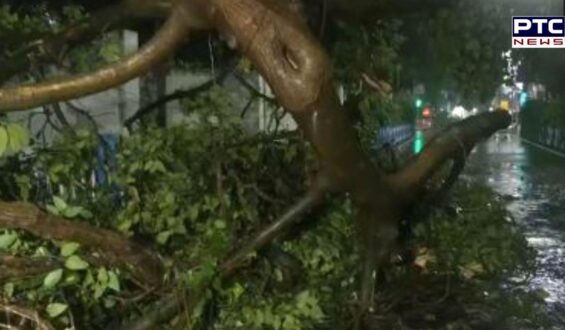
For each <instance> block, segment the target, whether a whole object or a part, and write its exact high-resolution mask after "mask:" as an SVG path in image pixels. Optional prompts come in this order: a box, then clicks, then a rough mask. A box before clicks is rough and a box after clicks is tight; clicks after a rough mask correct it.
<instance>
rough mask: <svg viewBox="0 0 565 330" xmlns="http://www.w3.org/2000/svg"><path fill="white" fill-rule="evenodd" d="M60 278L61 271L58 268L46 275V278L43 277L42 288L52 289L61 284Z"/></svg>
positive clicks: (61, 275)
mask: <svg viewBox="0 0 565 330" xmlns="http://www.w3.org/2000/svg"><path fill="white" fill-rule="evenodd" d="M62 277H63V270H62V269H60V268H59V269H56V270H54V271H52V272H51V273H49V274H47V276H45V278H44V279H43V286H44V287H46V288H48V289H52V288H54V287H55V286H57V284H59V282H61V278H62Z"/></svg>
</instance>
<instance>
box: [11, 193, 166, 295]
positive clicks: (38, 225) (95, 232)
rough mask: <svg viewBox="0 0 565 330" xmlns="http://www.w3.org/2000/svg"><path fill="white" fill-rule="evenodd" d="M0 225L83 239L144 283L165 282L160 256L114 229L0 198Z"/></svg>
mask: <svg viewBox="0 0 565 330" xmlns="http://www.w3.org/2000/svg"><path fill="white" fill-rule="evenodd" d="M0 227H1V228H7V229H19V230H24V231H27V232H29V233H32V234H34V235H36V236H38V237H41V238H43V239H48V240H64V241H73V242H77V243H80V244H81V245H82V246H84V247H85V248H87V249H91V250H93V251H95V252H98V253H99V254H100V257H99V260H98V261H99V263H100V264H106V265H120V266H121V267H125V268H126V269H128V270H130V271H131V274H132V275H133V276H134V277H135V278H136V279H138V280H140V281H141V282H142V283H146V284H149V285H158V284H159V283H160V282H161V276H162V272H161V270H162V266H161V262H160V261H159V260H158V259H157V257H156V256H155V255H154V254H152V253H151V252H149V251H148V250H146V249H145V248H144V247H142V246H140V245H138V244H136V243H133V242H132V241H130V240H129V239H128V238H127V237H125V236H123V235H121V234H118V233H116V232H113V231H111V230H106V229H101V228H97V227H94V226H90V225H87V224H85V223H81V222H75V221H69V220H65V219H63V218H60V217H56V216H52V215H48V214H46V213H44V212H42V211H41V210H39V209H38V208H36V207H34V206H33V205H30V204H26V203H7V202H0Z"/></svg>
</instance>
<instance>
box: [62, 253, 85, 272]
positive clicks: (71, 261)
mask: <svg viewBox="0 0 565 330" xmlns="http://www.w3.org/2000/svg"><path fill="white" fill-rule="evenodd" d="M65 267H67V268H68V269H70V270H84V269H87V268H88V267H89V264H88V262H86V261H84V260H82V259H81V258H80V257H79V256H75V255H73V256H70V257H69V258H68V259H67V260H66V261H65Z"/></svg>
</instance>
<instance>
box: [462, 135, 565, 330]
mask: <svg viewBox="0 0 565 330" xmlns="http://www.w3.org/2000/svg"><path fill="white" fill-rule="evenodd" d="M466 174H468V175H470V176H471V177H473V178H476V179H478V180H481V181H482V182H484V183H486V184H487V185H488V186H490V187H491V188H492V189H494V190H495V191H496V192H497V193H499V194H500V195H502V196H504V197H505V198H506V199H508V200H509V203H508V210H509V211H510V212H511V213H512V215H513V217H514V218H515V219H516V221H517V223H519V224H520V225H521V226H523V227H524V228H525V231H526V235H527V239H528V242H529V243H530V244H531V246H532V247H534V248H535V249H536V251H537V272H536V275H535V276H534V278H533V279H532V282H531V287H532V288H533V289H543V290H545V291H546V292H547V293H548V294H549V297H548V298H547V299H546V302H547V304H548V311H549V313H550V314H551V315H552V317H553V318H557V319H559V321H558V322H559V323H561V322H562V324H564V325H565V158H562V157H559V156H556V155H553V154H551V153H548V152H546V151H543V150H540V149H538V148H536V147H533V146H531V145H529V144H527V143H524V142H522V141H521V140H520V138H519V137H518V136H517V135H515V134H510V133H500V134H498V135H496V136H495V137H493V138H491V139H490V140H489V141H487V142H485V143H483V144H482V145H480V146H479V147H478V148H477V149H476V150H475V152H474V153H473V154H472V155H471V156H470V158H469V164H468V168H467V170H466Z"/></svg>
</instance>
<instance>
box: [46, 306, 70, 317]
mask: <svg viewBox="0 0 565 330" xmlns="http://www.w3.org/2000/svg"><path fill="white" fill-rule="evenodd" d="M68 308H69V305H67V304H62V303H51V304H49V305H47V308H46V309H45V311H46V312H47V315H49V317H50V318H56V317H57V316H59V315H61V314H63V313H64V312H65V311H66V310H67V309H68Z"/></svg>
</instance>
